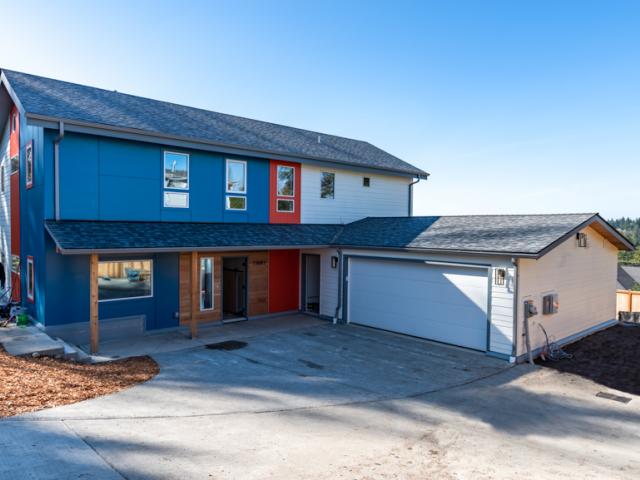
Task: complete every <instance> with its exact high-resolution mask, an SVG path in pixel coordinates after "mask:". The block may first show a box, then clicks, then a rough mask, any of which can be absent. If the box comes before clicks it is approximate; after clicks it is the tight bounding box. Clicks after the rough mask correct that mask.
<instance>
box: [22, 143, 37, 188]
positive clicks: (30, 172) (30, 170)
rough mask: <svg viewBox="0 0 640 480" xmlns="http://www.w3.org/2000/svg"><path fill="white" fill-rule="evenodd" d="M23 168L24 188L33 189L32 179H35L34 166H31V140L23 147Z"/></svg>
mask: <svg viewBox="0 0 640 480" xmlns="http://www.w3.org/2000/svg"><path fill="white" fill-rule="evenodd" d="M24 166H25V170H26V171H25V174H24V177H25V183H26V188H27V189H29V188H32V187H33V179H34V177H35V172H34V164H33V140H31V141H30V142H29V143H27V144H26V145H25V148H24Z"/></svg>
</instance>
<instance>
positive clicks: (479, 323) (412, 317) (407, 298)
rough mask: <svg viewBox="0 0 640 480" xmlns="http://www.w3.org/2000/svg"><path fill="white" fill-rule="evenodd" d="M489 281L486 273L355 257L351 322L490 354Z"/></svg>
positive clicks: (351, 274)
mask: <svg viewBox="0 0 640 480" xmlns="http://www.w3.org/2000/svg"><path fill="white" fill-rule="evenodd" d="M487 275H488V274H487V269H485V268H473V267H459V266H442V265H433V264H425V263H423V262H407V261H394V260H377V259H365V258H354V257H352V258H351V259H350V260H349V281H348V289H349V290H348V319H349V321H350V322H353V323H358V324H361V325H367V326H371V327H376V328H382V329H384V330H390V331H393V332H398V333H405V334H408V335H414V336H416V337H422V338H428V339H431V340H437V341H439V342H445V343H451V344H454V345H459V346H462V347H468V348H473V349H476V350H486V345H487V303H488V302H487V291H488V279H487Z"/></svg>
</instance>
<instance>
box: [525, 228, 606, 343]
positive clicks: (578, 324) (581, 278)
mask: <svg viewBox="0 0 640 480" xmlns="http://www.w3.org/2000/svg"><path fill="white" fill-rule="evenodd" d="M583 232H584V233H586V234H587V237H588V247H587V248H579V247H577V246H576V240H575V237H571V238H569V239H568V240H566V241H565V242H564V243H562V244H560V245H558V246H557V247H556V248H555V249H553V250H552V251H550V252H549V253H547V254H546V255H545V256H543V257H542V258H541V259H539V260H529V259H526V260H525V259H522V260H520V288H519V290H518V297H519V298H518V305H522V304H523V302H524V300H527V299H533V301H534V304H535V306H536V307H537V309H538V315H537V316H535V317H533V318H531V319H530V321H529V330H530V332H531V348H532V349H536V348H538V347H542V346H543V345H544V335H543V333H542V330H541V329H540V328H539V325H542V326H543V327H544V328H545V330H546V331H547V333H548V334H549V336H550V337H553V338H555V339H556V340H562V339H564V338H566V337H569V336H572V335H575V334H579V333H580V332H583V331H585V330H587V329H589V328H591V327H595V326H597V325H600V324H602V323H604V322H607V321H609V320H613V319H615V315H616V283H617V278H616V277H617V265H618V251H617V249H616V248H615V247H614V246H613V245H612V244H611V243H610V242H609V241H607V240H606V239H605V238H604V237H602V235H600V234H599V233H598V232H596V231H595V230H594V229H592V228H591V227H588V228H586V229H584V230H583ZM547 293H557V294H558V302H559V305H560V306H559V309H558V313H556V314H553V315H542V297H543V296H544V295H545V294H547ZM522 310H523V309H522V308H518V332H523V331H524V317H523V315H522ZM525 352H526V350H525V344H524V338H522V339H521V340H520V341H519V342H518V355H522V354H525Z"/></svg>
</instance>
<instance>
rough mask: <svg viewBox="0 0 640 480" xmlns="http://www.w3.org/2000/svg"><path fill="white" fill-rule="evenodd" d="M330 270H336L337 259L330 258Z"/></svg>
mask: <svg viewBox="0 0 640 480" xmlns="http://www.w3.org/2000/svg"><path fill="white" fill-rule="evenodd" d="M331 268H338V257H335V256H334V257H331Z"/></svg>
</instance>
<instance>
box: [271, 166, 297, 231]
mask: <svg viewBox="0 0 640 480" xmlns="http://www.w3.org/2000/svg"><path fill="white" fill-rule="evenodd" d="M278 165H286V166H288V167H293V168H294V169H295V170H294V185H293V190H294V196H293V197H278V195H277V194H278ZM278 198H281V199H283V200H293V204H294V205H293V208H294V211H293V212H278V209H277V203H278ZM269 223H300V164H299V163H293V162H283V161H280V160H271V162H270V165H269Z"/></svg>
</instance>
